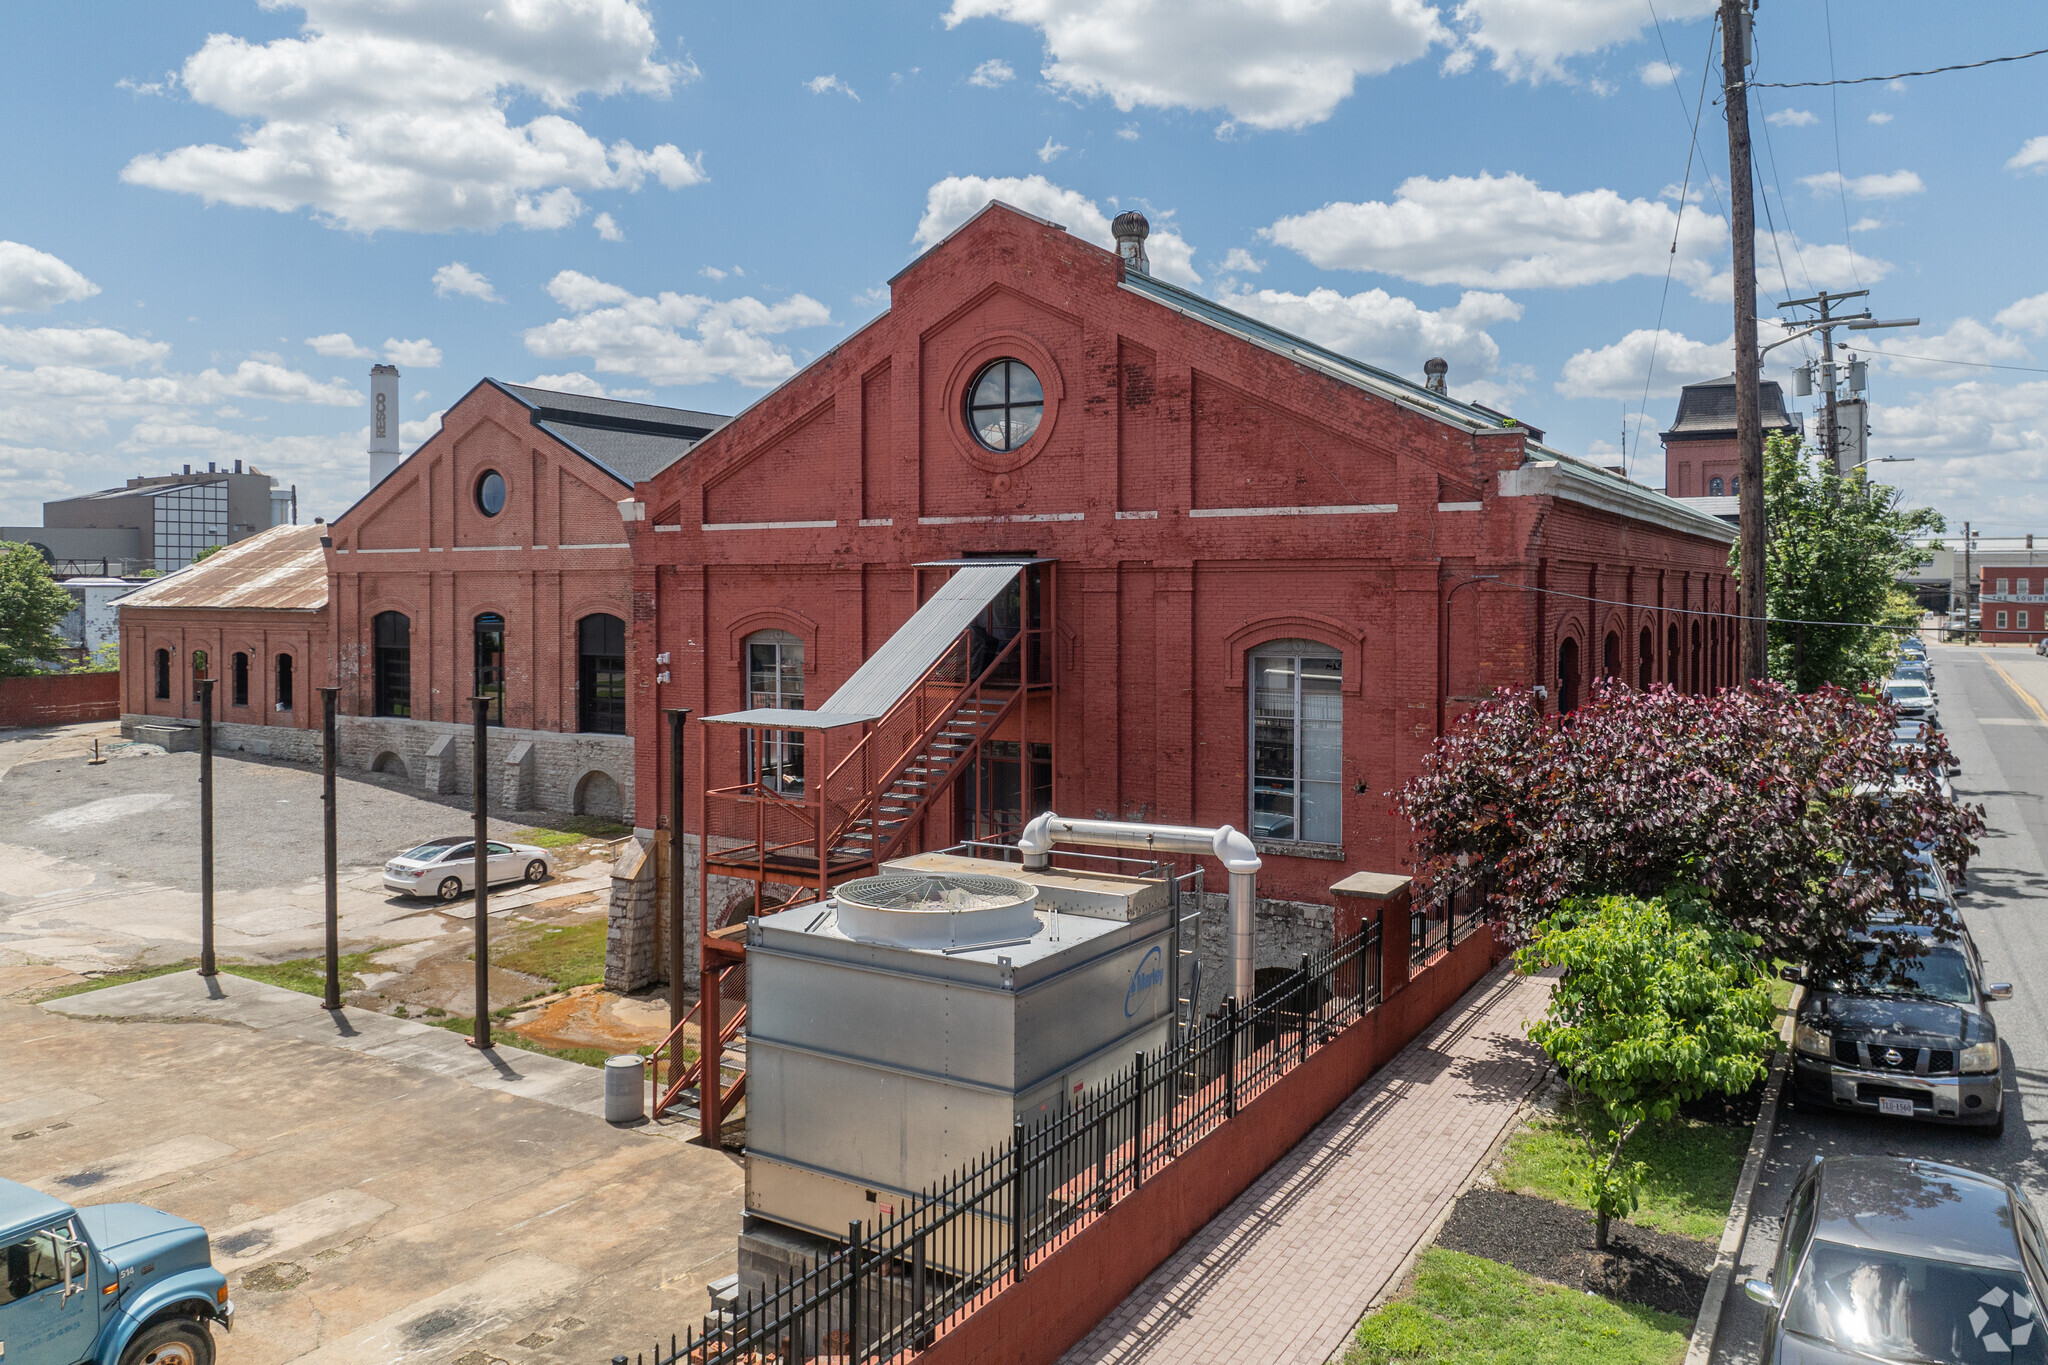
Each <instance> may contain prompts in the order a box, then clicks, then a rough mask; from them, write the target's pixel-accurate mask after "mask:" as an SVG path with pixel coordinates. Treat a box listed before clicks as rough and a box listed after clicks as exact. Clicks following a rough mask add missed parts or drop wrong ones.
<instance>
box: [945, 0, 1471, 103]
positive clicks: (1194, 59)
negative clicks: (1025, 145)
mask: <svg viewBox="0 0 2048 1365" xmlns="http://www.w3.org/2000/svg"><path fill="white" fill-rule="evenodd" d="M945 17H946V25H947V27H949V28H950V27H954V26H957V25H959V24H963V23H965V22H967V21H968V20H970V19H1007V20H1009V21H1010V22H1012V23H1018V24H1026V25H1029V26H1030V27H1033V28H1036V29H1037V30H1038V31H1039V32H1040V34H1042V35H1043V37H1044V40H1045V47H1046V57H1047V60H1046V63H1045V65H1044V67H1043V68H1042V70H1041V74H1042V75H1043V76H1044V78H1045V79H1046V80H1047V81H1048V82H1049V83H1050V84H1052V85H1053V86H1054V87H1055V88H1056V89H1060V90H1064V91H1067V92H1068V93H1070V94H1074V95H1079V96H1084V97H1093V96H1102V97H1105V98H1107V99H1109V100H1111V101H1113V102H1114V103H1115V104H1116V107H1117V108H1118V109H1119V110H1121V111H1122V112H1124V113H1129V112H1130V111H1131V110H1133V109H1135V108H1138V107H1140V106H1144V107H1146V108H1151V109H1222V110H1224V111H1225V112H1226V114H1227V116H1228V119H1229V121H1230V122H1231V123H1240V124H1244V125H1247V126H1249V127H1252V128H1301V127H1305V126H1306V125H1308V124H1311V123H1321V122H1322V121H1323V120H1325V119H1327V118H1329V117H1330V115H1331V113H1332V112H1333V111H1334V110H1335V109H1336V107H1337V106H1338V105H1339V104H1340V103H1342V102H1343V101H1344V100H1345V99H1346V98H1347V97H1348V96H1349V95H1350V94H1351V91H1352V88H1353V86H1354V84H1355V83H1356V81H1357V78H1358V77H1360V76H1376V75H1379V74H1381V73H1383V72H1386V71H1391V70H1392V69H1393V68H1395V67H1397V66H1400V65H1402V64H1403V63H1406V62H1412V61H1415V60H1417V59H1418V58H1420V57H1423V56H1425V55H1427V53H1428V52H1429V50H1430V48H1431V47H1432V46H1433V45H1435V44H1437V43H1441V42H1447V41H1449V40H1450V36H1451V35H1450V34H1449V32H1448V31H1447V30H1446V29H1445V28H1444V26H1443V24H1442V22H1441V21H1440V19H1439V18H1438V15H1437V11H1436V9H1435V8H1434V7H1433V6H1432V5H1430V4H1427V3H1424V0H1327V2H1326V3H1316V4H1282V5H1274V4H1269V3H1264V0H953V6H952V8H951V9H949V10H947V11H946V16H945Z"/></svg>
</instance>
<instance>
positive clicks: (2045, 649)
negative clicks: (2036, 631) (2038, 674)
mask: <svg viewBox="0 0 2048 1365" xmlns="http://www.w3.org/2000/svg"><path fill="white" fill-rule="evenodd" d="M2034 652H2035V653H2036V654H2048V635H2043V636H2042V637H2041V638H2040V639H2038V640H2036V641H2034Z"/></svg>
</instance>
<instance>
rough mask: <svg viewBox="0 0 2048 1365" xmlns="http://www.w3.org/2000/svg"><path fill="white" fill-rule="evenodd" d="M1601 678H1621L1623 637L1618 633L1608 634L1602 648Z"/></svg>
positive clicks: (1610, 632) (1611, 632) (1609, 632)
mask: <svg viewBox="0 0 2048 1365" xmlns="http://www.w3.org/2000/svg"><path fill="white" fill-rule="evenodd" d="M1600 676H1601V677H1603V678H1618V677H1620V676H1621V635H1620V634H1619V632H1616V631H1612V630H1610V631H1608V632H1607V641H1606V643H1605V644H1604V645H1603V646H1602V649H1601V657H1600Z"/></svg>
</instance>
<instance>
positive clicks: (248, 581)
mask: <svg viewBox="0 0 2048 1365" xmlns="http://www.w3.org/2000/svg"><path fill="white" fill-rule="evenodd" d="M326 534H327V527H325V526H323V525H321V524H320V523H319V522H314V523H313V524H312V525H310V526H273V527H271V528H270V529H269V530H268V531H264V532H261V533H259V534H257V535H253V536H251V537H249V538H248V539H247V540H242V541H237V542H236V543H234V544H233V545H230V546H228V547H227V548H225V549H223V550H221V551H220V552H219V553H217V554H212V555H209V556H207V557H206V558H205V559H203V560H201V561H200V562H199V563H197V564H194V565H192V566H191V567H190V568H185V569H179V570H178V571H177V572H176V573H173V574H169V575H167V576H165V577H163V578H159V579H157V580H155V581H154V582H152V583H150V584H149V585H148V586H147V587H143V588H138V589H136V590H135V591H134V592H131V593H129V594H128V595H127V596H126V597H123V598H122V599H121V603H120V605H121V607H122V609H124V610H125V609H127V608H129V607H209V608H222V607H247V608H255V609H259V610H266V611H318V610H320V609H321V608H322V607H324V606H326V605H327V553H326V551H325V550H323V549H322V548H321V546H320V538H321V537H322V536H324V535H326Z"/></svg>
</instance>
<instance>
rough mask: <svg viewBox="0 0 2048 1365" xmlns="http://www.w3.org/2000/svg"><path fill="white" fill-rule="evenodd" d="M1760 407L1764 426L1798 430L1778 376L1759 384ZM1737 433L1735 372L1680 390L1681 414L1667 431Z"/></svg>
mask: <svg viewBox="0 0 2048 1365" xmlns="http://www.w3.org/2000/svg"><path fill="white" fill-rule="evenodd" d="M1757 410H1758V412H1759V414H1760V415H1761V416H1762V418H1763V426H1764V430H1765V431H1767V432H1770V431H1796V430H1798V429H1799V423H1798V422H1796V421H1794V420H1793V418H1792V417H1791V415H1790V414H1788V413H1787V412H1786V411H1785V391H1784V390H1783V389H1781V388H1779V387H1778V382H1777V381H1776V380H1775V379H1766V380H1764V381H1763V382H1762V383H1761V384H1759V385H1757ZM1734 434H1735V376H1734V375H1732V374H1727V375H1722V376H1721V377H1720V378H1719V379H1708V380H1703V381H1701V382H1700V383H1698V384H1687V385H1686V386H1685V387H1684V388H1682V389H1680V390H1679V391H1678V416H1677V417H1675V418H1673V419H1672V422H1671V427H1670V429H1669V430H1667V431H1666V432H1665V433H1664V435H1665V436H1666V437H1671V436H1676V437H1678V438H1679V439H1681V440H1684V439H1687V438H1691V437H1709V436H1733V435H1734Z"/></svg>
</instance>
